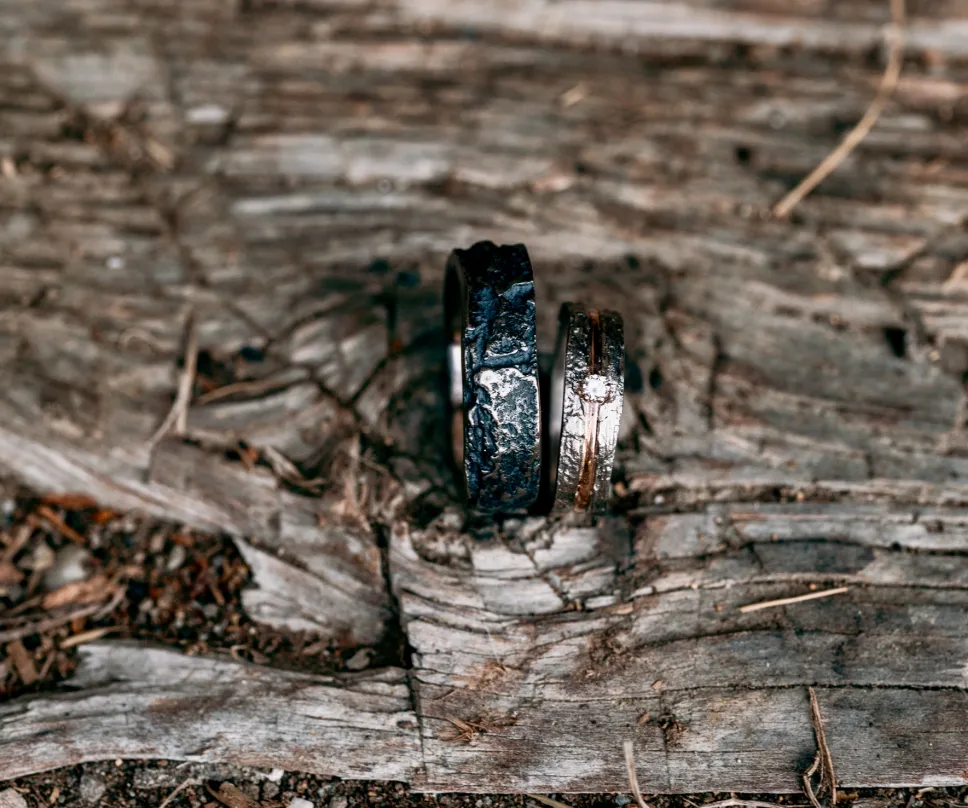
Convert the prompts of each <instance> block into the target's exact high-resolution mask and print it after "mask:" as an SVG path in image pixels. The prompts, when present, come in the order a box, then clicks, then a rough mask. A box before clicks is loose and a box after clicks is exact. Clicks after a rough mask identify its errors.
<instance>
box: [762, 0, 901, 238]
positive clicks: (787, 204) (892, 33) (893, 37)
mask: <svg viewBox="0 0 968 808" xmlns="http://www.w3.org/2000/svg"><path fill="white" fill-rule="evenodd" d="M905 16H906V15H905V10H904V0H891V24H890V25H888V26H887V29H886V33H885V37H886V39H887V44H888V49H889V51H888V57H887V67H886V68H885V69H884V75H883V76H882V77H881V83H880V86H879V87H878V88H877V95H875V96H874V100H873V101H871V104H870V106H869V107H868V108H867V112H865V113H864V117H863V118H861V119H860V120H859V121H858V122H857V125H856V126H855V127H854V128H853V129H851V130H850V131H849V132H848V133H847V136H846V137H845V138H844V139H843V140H842V141H841V142H840V144H839V145H838V146H837V148H836V149H834V150H833V151H832V152H830V154H828V155H827V156H826V157H825V158H824V159H823V160H821V161H820V165H818V166H817V167H816V168H815V169H814V170H813V171H811V172H810V173H809V174H808V175H807V176H806V177H805V178H804V179H803V180H801V181H800V184H799V185H797V187H796V188H794V189H793V190H792V191H790V193H788V194H787V195H786V196H785V197H783V199H781V200H780V201H779V202H778V203H777V204H776V205H775V206H774V207H773V215H774V216H776V218H778V219H785V218H786V217H787V216H789V215H790V211H792V210H793V209H794V208H795V207H796V206H797V205H798V204H800V202H801V201H802V200H803V198H804V197H805V196H807V194H809V193H810V192H811V191H813V189H814V188H816V187H817V186H818V185H819V184H820V183H821V182H823V181H824V180H825V179H826V178H827V177H828V176H829V175H830V174H831V173H832V172H833V171H835V170H836V169H837V166H839V165H840V164H841V163H842V162H843V161H844V160H845V159H846V158H847V155H849V154H850V153H851V152H852V151H853V150H854V149H855V148H856V147H857V145H858V144H859V143H860V142H861V141H862V140H863V139H864V138H865V137H867V135H868V133H870V131H871V129H873V128H874V124H875V123H877V119H878V118H879V117H880V116H881V113H882V112H883V111H884V107H886V106H887V102H888V100H889V99H890V97H891V94H892V93H893V92H894V88H895V87H896V86H897V80H898V78H900V75H901V65H902V63H903V61H904V25H905Z"/></svg>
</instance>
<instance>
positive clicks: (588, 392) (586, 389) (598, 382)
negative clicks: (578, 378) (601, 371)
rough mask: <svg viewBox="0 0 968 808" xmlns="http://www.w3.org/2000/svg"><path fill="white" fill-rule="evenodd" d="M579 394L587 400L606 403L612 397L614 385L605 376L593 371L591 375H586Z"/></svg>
mask: <svg viewBox="0 0 968 808" xmlns="http://www.w3.org/2000/svg"><path fill="white" fill-rule="evenodd" d="M578 395H580V396H581V397H582V398H583V399H585V401H590V402H592V403H595V404H604V403H605V402H606V401H608V400H609V399H610V398H611V397H612V385H611V383H610V382H609V380H608V379H607V378H606V377H605V376H599V375H598V374H597V373H593V374H592V375H590V376H586V377H585V379H584V381H582V383H581V387H580V388H579V390H578Z"/></svg>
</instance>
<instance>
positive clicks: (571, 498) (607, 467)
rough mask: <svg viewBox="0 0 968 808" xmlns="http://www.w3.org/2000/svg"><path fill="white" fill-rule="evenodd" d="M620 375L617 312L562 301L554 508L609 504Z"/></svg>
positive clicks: (553, 453) (553, 407) (553, 409)
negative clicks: (586, 307) (563, 303)
mask: <svg viewBox="0 0 968 808" xmlns="http://www.w3.org/2000/svg"><path fill="white" fill-rule="evenodd" d="M624 377H625V334H624V327H623V324H622V318H621V316H620V315H619V314H617V313H615V312H612V311H601V312H598V311H595V310H592V309H587V310H586V309H585V308H584V307H582V306H579V305H576V304H573V303H566V304H565V305H564V306H562V308H561V314H560V317H559V336H558V356H557V357H556V361H555V370H554V375H553V378H552V384H551V389H552V396H553V397H554V398H553V400H552V405H551V413H552V415H551V417H552V419H553V420H552V422H551V424H550V426H551V430H550V433H551V439H552V449H551V462H552V463H553V464H555V466H554V471H553V481H554V482H553V485H554V492H555V495H554V506H553V508H554V510H555V511H556V512H564V511H575V510H578V511H590V512H597V511H602V510H604V509H605V508H606V507H607V506H608V501H609V498H610V496H611V482H612V480H611V478H612V465H613V463H614V460H615V447H616V445H617V443H618V432H619V426H620V424H621V420H622V401H623V397H624Z"/></svg>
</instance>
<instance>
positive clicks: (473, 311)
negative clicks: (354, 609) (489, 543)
mask: <svg viewBox="0 0 968 808" xmlns="http://www.w3.org/2000/svg"><path fill="white" fill-rule="evenodd" d="M444 318H445V328H446V329H447V334H448V335H449V337H450V345H449V347H448V354H447V365H448V372H449V387H450V395H449V398H450V404H451V410H452V416H451V423H452V430H453V431H452V434H453V439H454V440H453V445H454V456H455V459H456V460H457V464H458V466H459V467H460V468H462V469H463V472H464V480H465V485H466V492H467V503H468V505H470V507H472V508H473V509H475V510H478V511H484V512H491V513H493V512H503V513H512V512H515V511H520V510H524V509H526V508H528V507H529V506H530V505H531V504H532V503H533V502H534V501H535V499H536V498H537V496H538V488H539V485H540V481H541V414H540V409H539V408H540V400H539V395H538V347H537V339H536V331H537V328H536V322H535V304H534V276H533V274H532V271H531V262H530V260H529V259H528V251H527V250H526V249H525V248H524V245H523V244H512V245H505V246H501V247H499V246H497V245H495V244H492V243H491V242H489V241H482V242H478V243H477V244H475V245H473V246H472V247H471V248H470V249H467V250H454V251H453V252H452V253H451V255H450V258H449V260H448V261H447V276H446V280H445V282H444Z"/></svg>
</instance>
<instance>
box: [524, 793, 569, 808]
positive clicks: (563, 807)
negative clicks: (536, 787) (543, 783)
mask: <svg viewBox="0 0 968 808" xmlns="http://www.w3.org/2000/svg"><path fill="white" fill-rule="evenodd" d="M528 796H529V797H530V798H531V799H533V800H537V801H538V802H543V803H544V804H545V805H548V806H550V808H571V806H570V805H569V804H568V803H567V802H558V800H553V799H552V798H551V797H545V796H544V795H543V794H528Z"/></svg>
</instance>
